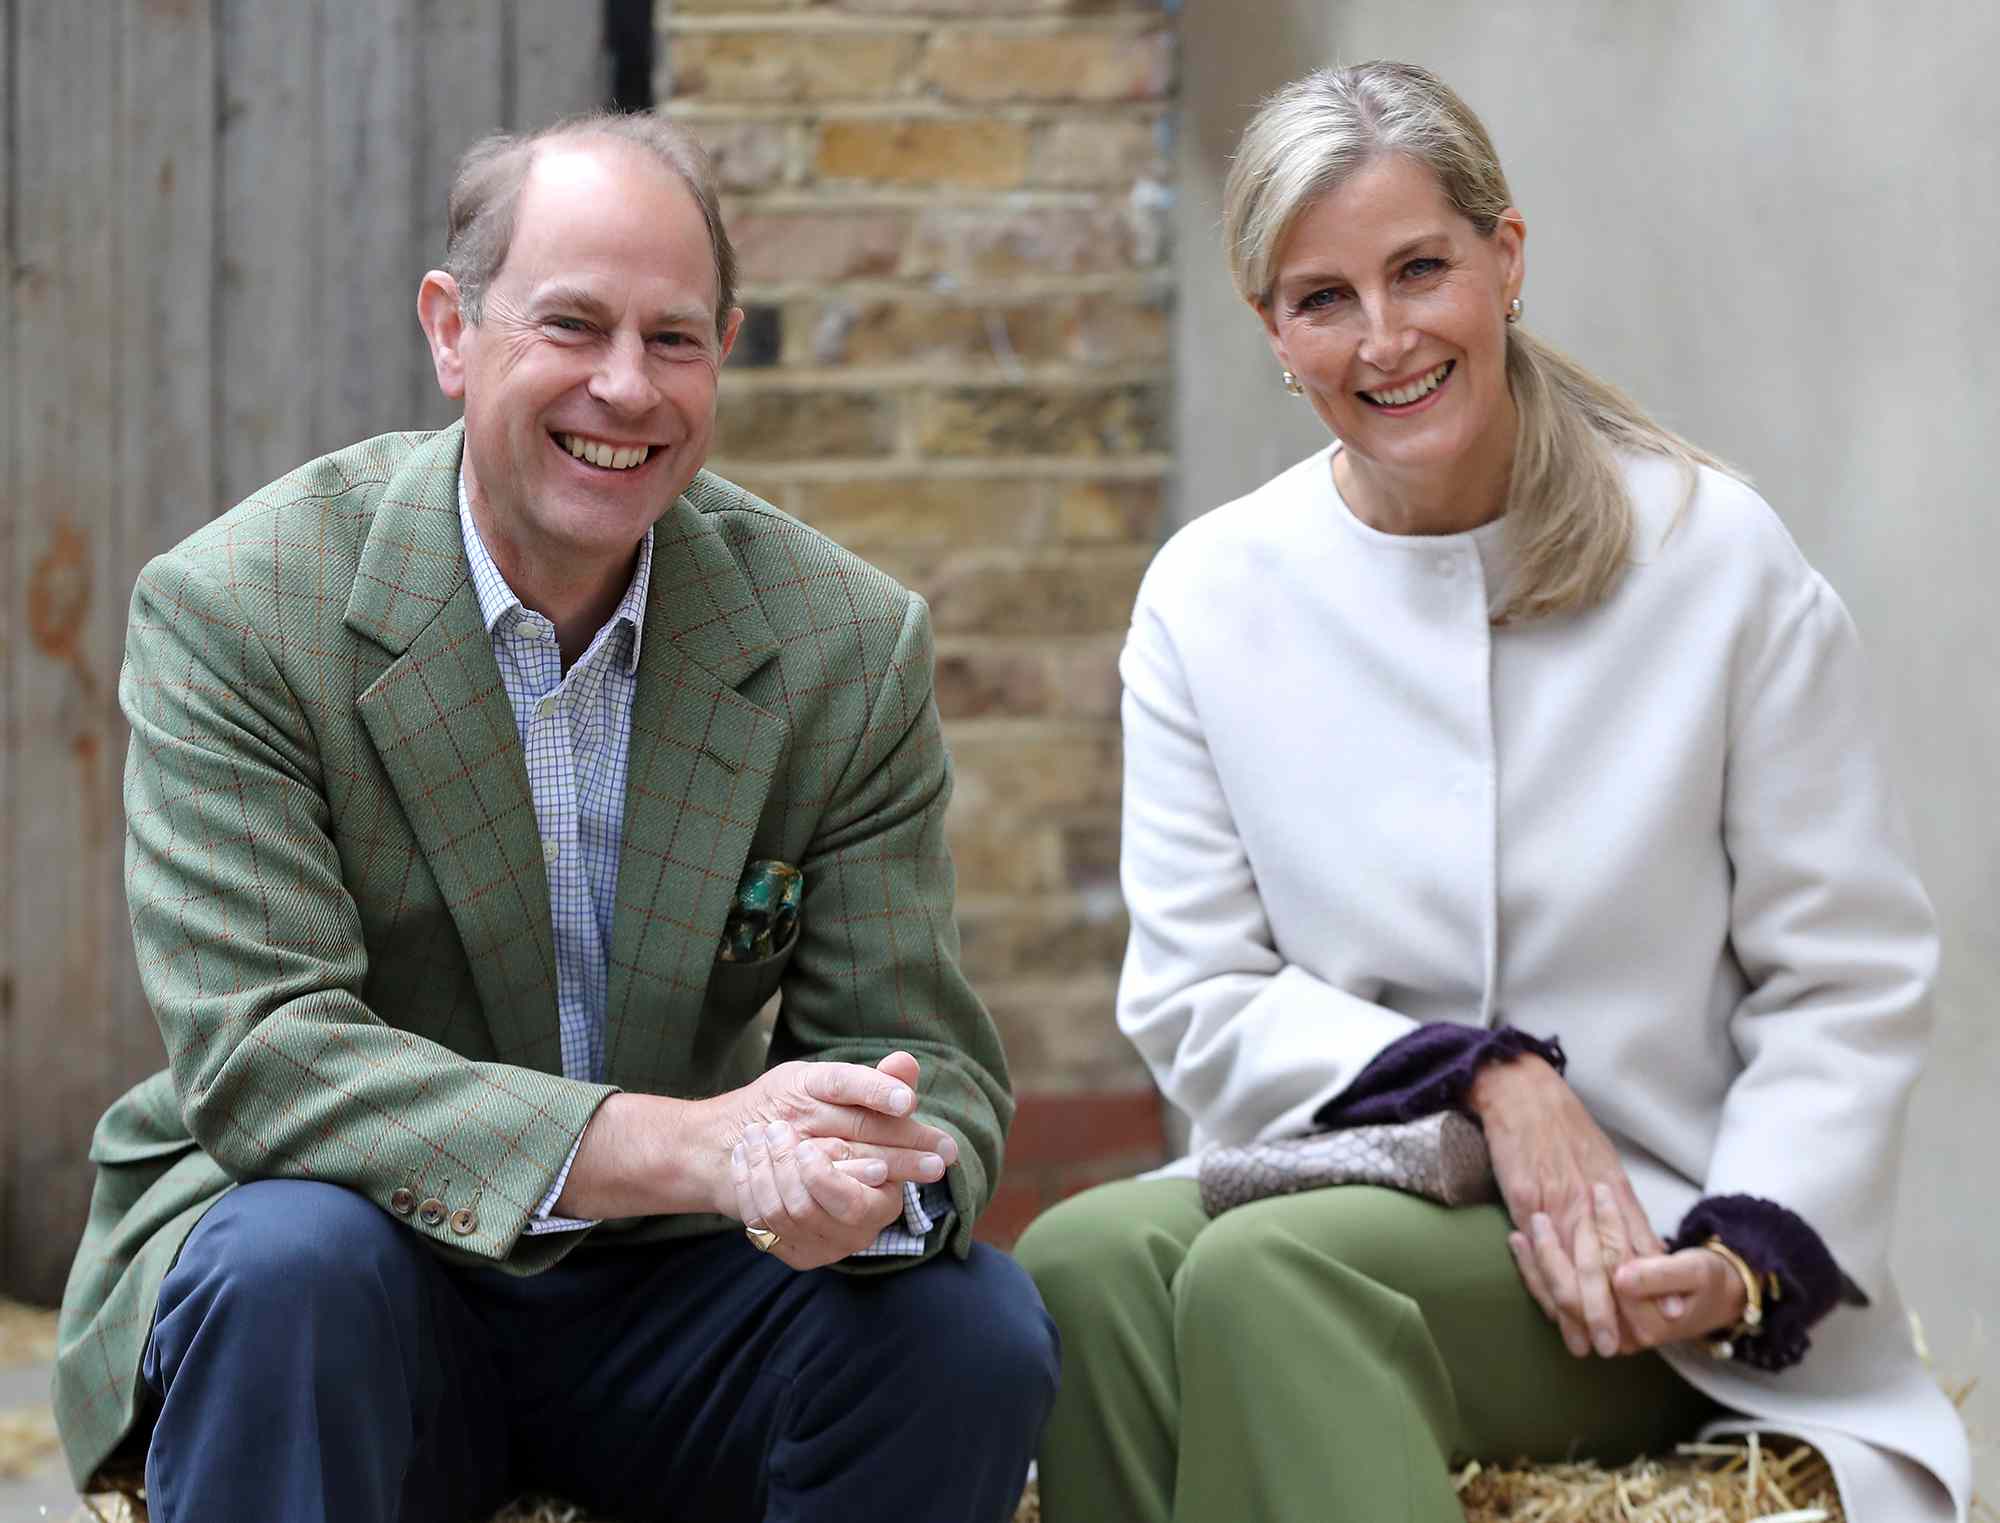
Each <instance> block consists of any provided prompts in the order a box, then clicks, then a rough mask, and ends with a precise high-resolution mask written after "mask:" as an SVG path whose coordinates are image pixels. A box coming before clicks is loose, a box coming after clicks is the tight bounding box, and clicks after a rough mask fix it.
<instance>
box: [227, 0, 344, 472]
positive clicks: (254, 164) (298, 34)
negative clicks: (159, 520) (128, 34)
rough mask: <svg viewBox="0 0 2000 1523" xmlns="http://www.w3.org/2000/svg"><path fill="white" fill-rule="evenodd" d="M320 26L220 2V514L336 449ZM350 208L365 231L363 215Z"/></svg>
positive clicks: (300, 7) (265, 2)
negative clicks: (325, 300) (322, 285)
mask: <svg viewBox="0 0 2000 1523" xmlns="http://www.w3.org/2000/svg"><path fill="white" fill-rule="evenodd" d="M320 20H321V15H320V6H319V5H318V3H317V0H222V7H221V22H222V27H221V42H222V66H221V78H222V93H223V109H222V130H221V134H220V137H219V140H218V143H217V155H218V164H217V175H218V181H217V183H218V187H219V192H220V206H219V208H218V218H217V223H216V227H217V238H218V243H217V246H216V248H215V250H214V257H215V259H216V261H217V269H218V274H219V279H220V289H219V292H218V302H219V304H220V307H221V318H222V320H221V322H220V324H219V349H220V352H219V354H218V356H217V359H218V363H219V365H220V370H219V373H218V375H217V390H218V395H219V397H220V401H221V409H220V410H221V422H220V426H219V430H218V433H219V437H218V439H217V445H218V447H219V449H220V451H221V466H222V477H221V481H220V483H219V485H220V487H221V493H220V496H219V498H218V501H217V506H218V507H219V506H222V505H223V504H226V503H228V502H230V501H234V500H235V499H237V498H240V497H242V496H244V495H246V494H248V493H250V492H253V491H255V490H256V489H257V488H258V487H259V486H260V485H262V484H263V483H264V482H266V481H269V480H270V479H271V478H272V477H274V476H277V475H279V474H280V473H282V472H284V471H286V470H289V469H290V468H291V467H292V466H294V465H297V464H298V463H299V462H300V461H302V460H307V459H310V458H311V457H312V456H313V455H314V454H316V453H320V452H323V451H325V450H327V449H330V448H332V447H334V443H335V441H333V440H331V439H329V437H328V435H327V430H326V428H325V426H324V424H323V421H322V412H323V409H322V406H321V397H322V395H323V394H324V393H325V391H326V390H327V389H328V386H327V377H328V372H329V369H330V364H329V355H328V353H327V350H328V347H329V346H328V344H327V342H326V334H325V333H324V331H323V330H322V328H321V326H320V312H319V304H318V302H317V301H316V300H315V299H314V296H313V288H314V285H315V283H316V282H317V281H318V280H319V277H320V272H321V269H322V264H321V259H322V255H323V253H324V251H323V250H322V248H321V246H320V227H319V216H318V209H319V206H320V204H321V203H322V202H323V201H324V200H325V199H326V197H327V194H328V192H327V188H326V187H325V186H323V185H321V184H319V183H317V176H318V169H319V165H318V163H317V162H315V161H314V160H312V159H311V158H309V157H308V155H309V154H311V153H312V151H313V150H314V149H315V148H316V147H317V145H318V141H319V71H318V69H317V67H316V60H317V59H318V56H319V54H320V52H321V51H322V50H323V48H324V39H323V38H322V36H321V35H320ZM342 210H343V211H344V212H345V213H346V215H347V216H348V217H349V218H350V219H351V232H352V234H353V236H354V237H356V238H359V237H362V236H365V229H366V227H367V225H368V223H367V215H366V213H365V212H364V211H363V209H362V208H360V207H354V206H349V207H344V208H342Z"/></svg>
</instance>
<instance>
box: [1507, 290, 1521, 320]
mask: <svg viewBox="0 0 2000 1523" xmlns="http://www.w3.org/2000/svg"><path fill="white" fill-rule="evenodd" d="M1520 320H1521V298H1520V297H1518V296H1517V297H1515V298H1514V299H1513V300H1512V301H1510V302H1508V303H1507V321H1508V322H1510V323H1518V322H1519V321H1520Z"/></svg>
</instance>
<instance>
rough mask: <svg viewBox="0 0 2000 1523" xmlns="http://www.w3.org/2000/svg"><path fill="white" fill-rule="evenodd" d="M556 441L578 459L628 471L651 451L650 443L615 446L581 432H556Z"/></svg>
mask: <svg viewBox="0 0 2000 1523" xmlns="http://www.w3.org/2000/svg"><path fill="white" fill-rule="evenodd" d="M556 443H558V444H560V445H561V446H562V447H563V448H564V449H566V450H568V451H569V452H570V453H571V454H572V455H574V456H576V458H577V459H579V460H588V461H589V462H590V463H591V464H592V465H601V466H603V467H605V468H606V469H607V470H613V471H629V470H631V469H632V467H633V466H635V465H644V464H645V463H646V457H647V456H648V455H650V454H651V453H652V452H653V447H652V446H651V445H650V444H632V445H626V446H623V447H616V446H613V445H609V444H601V443H599V442H598V441H597V440H595V439H586V438H584V437H583V435H581V434H557V435H556Z"/></svg>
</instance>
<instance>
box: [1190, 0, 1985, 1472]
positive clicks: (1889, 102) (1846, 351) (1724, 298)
mask: <svg viewBox="0 0 2000 1523" xmlns="http://www.w3.org/2000/svg"><path fill="white" fill-rule="evenodd" d="M1253 17H1254V18H1255V20H1254V21H1253V20H1252V19H1251V18H1253ZM1184 24H1185V34H1184V49H1183V58H1184V67H1185V71H1186V78H1185V102H1186V114H1185V119H1184V136H1183V139H1182V144H1181V195H1182V198H1183V199H1182V202H1181V205H1180V208H1179V212H1178V219H1179V225H1178V234H1179V247H1180V258H1181V261H1182V271H1183V279H1182V286H1181V290H1182V305H1181V308H1180V318H1179V321H1180V332H1179V335H1178V337H1179V343H1178V345H1177V353H1178V355H1179V356H1180V358H1179V362H1178V376H1177V379H1178V382H1179V399H1178V404H1177V406H1178V427H1179V447H1180V480H1181V484H1182V500H1181V516H1182V517H1183V518H1185V517H1189V516H1192V515H1193V514H1195V513H1198V512H1200V511H1202V510H1204V509H1206V508H1208V507H1212V506H1214V505H1215V504H1217V503H1219V502H1223V501H1226V500H1227V499H1228V498H1230V497H1232V496H1235V495H1237V494H1238V493H1240V492H1242V491H1244V490H1245V489H1247V488H1248V487H1250V486H1253V485H1255V484H1256V483H1257V482H1259V481H1261V480H1263V479H1264V478H1265V477H1266V476H1269V475H1270V474H1272V472H1274V471H1275V470H1276V469H1278V468H1279V467H1280V466H1282V465H1285V464H1289V463H1290V462H1291V461H1293V460H1296V459H1297V458H1299V457H1300V456H1301V455H1303V454H1305V453H1306V452H1307V451H1309V450H1311V449H1313V448H1315V447H1317V446H1318V445H1321V444H1323V443H1324V442H1325V434H1324V433H1323V431H1322V430H1321V428H1320V425H1319V423H1318V422H1317V420H1316V419H1314V418H1313V417H1312V415H1311V414H1310V413H1309V412H1307V411H1306V410H1305V408H1304V407H1303V405H1302V404H1300V403H1297V402H1294V401H1292V400H1291V399H1290V398H1288V397H1286V396H1285V394H1284V393H1283V392H1282V391H1280V390H1279V387H1278V380H1277V373H1276V367H1275V365H1274V364H1273V362H1272V360H1271V357H1270V352H1269V350H1268V349H1267V348H1266V347H1265V345H1264V342H1263V339H1262V336H1261V334H1260V333H1259V331H1258V329H1257V327H1256V324H1255V322H1254V320H1253V319H1252V318H1251V316H1250V315H1249V313H1248V312H1247V310H1246V309H1244V308H1243V307H1242V306H1241V305H1240V304H1239V303H1238V302H1237V301H1236V299H1235V297H1234V294H1233V293H1232V292H1231V290H1230V286H1229V281H1228V276H1227V273H1226V271H1225V269H1224V266H1223V262H1222V258H1221V254H1220V252H1219V244H1218V238H1217V233H1216V228H1217V223H1218V219H1219V216H1220V200H1221V196H1220V191H1221V182H1222V177H1223V174H1224V172H1225V170H1226V161H1227V155H1228V153H1229V152H1230V149H1231V146H1232V144H1233V143H1234V140H1235V137H1236V134H1237V133H1238V131H1239V130H1240V129H1241V127H1242V125H1243V122H1244V121H1245V120H1246V119H1247V116H1248V114H1249V110H1250V108H1251V106H1252V105H1253V104H1254V102H1255V100H1256V99H1257V97H1258V96H1259V95H1260V94H1262V93H1263V92H1265V91H1267V90H1269V89H1271V88H1273V87H1274V86H1276V85H1277V84H1279V83H1281V82H1282V81H1284V80H1285V79H1288V78H1290V77H1292V76H1293V75H1295V74H1298V73H1302V72H1303V71H1304V70H1306V69H1307V68H1310V67H1312V66H1314V65H1317V64H1319V63H1323V62H1344V63H1351V62H1357V61H1360V60H1362V59H1366V58H1374V57H1395V58H1405V59H1410V60H1412V61H1415V62H1418V63H1422V64H1425V65H1426V66H1428V67H1430V68H1433V69H1435V70H1437V71H1438V73H1440V74H1441V75H1443V76H1444V77H1445V78H1446V79H1447V80H1449V81H1450V82H1451V83H1452V84H1453V85H1454V87H1455V88H1457V89H1458V90H1459V92H1460V93H1461V94H1462V95H1464V96H1465V97H1466V99H1467V100H1469V101H1470V102H1471V103H1472V105H1473V107H1474V109H1475V110H1477V111H1478V112H1479V113H1480V114H1481V116H1482V117H1484V119H1485V121H1486V124H1487V126H1488V127H1489V128H1490V129H1491V131H1492V133H1493V136H1494V138H1495V140H1496V141H1497V142H1498V144H1499V147H1500V152H1501V155H1502V157H1503V159H1504V160H1505V162H1506V164H1507V166H1508V174H1509V178H1510V180H1511V182H1512V184H1513V187H1514V192H1515V197H1516V199H1517V201H1518V202H1519V204H1520V207H1521V209H1522V211H1523V213H1524V215H1525V217H1526V219H1527V226H1528V243H1527V254H1528V277H1527V286H1526V290H1525V293H1524V299H1525V302H1526V306H1527V320H1528V322H1529V323H1530V325H1532V326H1533V327H1535V328H1536V329H1537V330H1538V331H1539V332H1541V333H1542V334H1544V335H1545V336H1547V337H1550V338H1552V339H1553V340H1555V341H1556V342H1557V343H1559V344H1561V345H1562V346H1564V347H1565V348H1567V349H1569V350H1570V351H1571V352H1572V353H1574V354H1575V355H1576V356H1577V357H1578V358H1580V359H1582V360H1583V361H1584V362H1585V363H1586V364H1588V365H1590V366H1591V367H1592V368H1594V369H1596V370H1598V371H1599V372H1601V373H1602V374H1605V375H1607V376H1609V377H1611V378H1613V379H1614V380H1616V381H1618V382H1620V383H1621V384H1623V385H1625V386H1626V387H1627V388H1629V389H1630V390H1631V391H1633V392H1634V393H1635V394H1636V395H1637V396H1638V397H1639V398H1640V399H1641V400H1642V401H1643V402H1644V403H1646V404H1647V405H1648V406H1649V407H1650V408H1652V409H1653V410H1654V411H1656V412H1657V413H1659V414H1660V415H1662V416H1663V417H1664V418H1665V419H1666V420H1667V421H1668V422H1670V423H1671V424H1673V425H1674V426H1675V427H1677V428H1679V429H1680V430H1682V431H1683V432H1685V433H1687V434H1688V435H1690V436H1691V437H1693V438H1694V439H1696V440H1699V441H1700V442H1701V443H1703V444H1704V445H1706V446H1707V447H1709V448H1710V449H1712V450H1714V451H1716V452H1717V453H1719V454H1721V455H1722V456H1723V457H1724V458H1726V459H1729V460H1732V461H1734V462H1736V463H1737V464H1738V465H1739V466H1741V467H1742V468H1743V469H1745V470H1746V471H1747V472H1748V473H1749V474H1750V475H1751V477H1752V478H1753V479H1754V480H1755V481H1756V482H1757V484H1758V486H1759V487H1760V488H1761V489H1762V491H1763V492H1764V494H1765V496H1767V497H1768V498H1769V499H1770V500H1771V502H1772V503H1773V504H1774V505H1775V506H1776V507H1777V509H1778V511H1779V512H1780V513H1781V514H1782V515H1783V516H1784V518H1785V520H1786V522H1787V523H1788V524H1789V525H1790V526H1791V530H1792V532H1793V534H1794V535H1795V536H1796V537H1797V538H1798V540H1799V541H1800V543H1801V545H1802V546H1803V547H1804V549H1805V552H1806V554H1807V555H1808V557H1809V558H1811V559H1812V560H1813V561H1814V563H1815V564H1817V565H1818V566H1819V567H1820V569H1821V570H1822V571H1824V572H1825V573H1826V575H1827V577H1828V578H1829V579H1830V580H1831V581H1832V582H1833V584H1834V586H1835V587H1836V588H1838V589H1839V590H1840V592H1841V594H1842V595H1843V597H1844V598H1845V599H1846V601H1847V603H1848V606H1849V607H1850V608H1851V609H1852V610H1853V612H1854V616H1855V618H1856V620H1857V621H1858V622H1859V624H1860V626H1861V630H1862V634H1863V637H1864V639H1865V641H1866V642H1867V645H1868V648H1869V652H1870V660H1871V662H1872V666H1873V671H1874V675H1875V678H1876V692H1877V699H1878V706H1879V709H1880V712H1881V715H1882V722H1883V727H1884V730H1885V733H1886V735H1887V738H1888V746H1889V751H1890V755H1891V760H1892V764H1893V766H1894V768H1895V771H1896V773H1897V777H1898V781H1899V784H1900V786H1901V789H1902V793H1903V798H1904V803H1905V806H1906V808H1907V810H1908V813H1909V815H1910V819H1911V825H1912V828H1913V830H1914V832H1915V835H1916V838H1917V848H1918V853H1919V856H1920V859H1921V861H1922V864H1923V868H1924V873H1925V879H1926V882H1927V884H1928V886H1929V888H1930V890H1931V893H1932V896H1933V897H1934V898H1935V899H1936V901H1937V904H1938V907H1939V910H1940V912H1941V914H1942V916H1943V920H1944V925H1945V935H1946V945H1945V959H1946V960H1945V973H1944V979H1943V987H1942V992H1941V999H1940V1004H1939V1023H1938V1035H1937V1041H1936V1046H1935V1049H1934V1055H1933V1060H1932V1066H1931V1071H1930V1074H1929V1076H1928V1077H1927V1078H1926V1080H1925V1081H1924V1083H1923V1085H1922V1087H1921V1088H1920V1090H1919V1091H1918V1095H1917V1101H1916V1114H1915V1118H1914V1122H1913V1128H1912V1140H1911V1148H1910V1157H1909V1164H1908V1168H1907V1170H1906V1173H1905V1185H1904V1194H1903V1212H1902V1232H1901V1251H1900V1255H1899V1267H1900V1274H1901V1278H1902V1280H1903V1285H1904V1290H1905V1293H1906V1294H1907V1296H1908V1298H1909V1300H1910V1303H1911V1305H1912V1306H1913V1307H1914V1308H1916V1309H1917V1311H1918V1312H1919V1314H1920V1315H1921V1317H1922V1319H1923V1322H1924V1326H1925V1330H1926V1332H1927V1334H1928V1337H1929V1342H1930V1346H1931V1348H1932V1351H1933V1352H1934V1354H1935V1355H1936V1358H1937V1362H1938V1365H1939V1367H1940V1370H1941V1372H1942V1373H1944V1374H1945V1375H1947V1376H1949V1377H1951V1378H1952V1380H1953V1382H1954V1383H1956V1382H1959V1381H1964V1380H1968V1379H1970V1378H1972V1377H1973V1376H1975V1375H1978V1374H1981V1373H1984V1374H1985V1376H1986V1377H1987V1378H1986V1379H1985V1381H1984V1382H1983V1386H1982V1389H1981V1390H1980V1391H1979V1392H1977V1393H1975V1394H1974V1396H1973V1398H1972V1400H1971V1402H1970V1404H1969V1406H1968V1412H1969V1415H1970V1417H1971V1420H1972V1424H1973V1428H1974V1437H1975V1441H1978V1440H1981V1439H1983V1438H1987V1437H1989V1436H1990V1437H2000V1357H1996V1355H1995V1353H1994V1350H1993V1347H1992V1344H1991V1342H1990V1339H1991V1336H1992V1331H1993V1326H1994V1323H1995V1322H1996V1321H2000V1317H1996V1312H2000V1295H1996V1287H2000V1187H1996V1183H1995V1179H1996V1172H1995V1169H1994V1158H1995V1155H1996V1152H2000V1121H1996V1113H2000V1033H1997V1032H1996V1030H1995V1026H1994V1022H1993V1021H1992V1019H1991V1015H1990V1011H1991V1007H1992V1003H1993V1000H1994V998H1995V995H1996V993H2000V930H1996V911H1995V907H1994V906H1995V899H1996V896H1997V895H2000V810H1996V808H1995V803H1994V784H1995V781H1996V777H2000V659H1996V656H2000V637H1996V634H1995V628H1996V626H1995V621H1994V617H1993V613H1992V610H1993V607H1994V605H1995V602H1996V599H1995V595H1994V592H1993V589H1992V587H1991V586H1990V585H1989V583H1990V582H1991V581H1992V577H1993V571H1994V568H1995V567H1996V566H2000V489H1996V486H1995V477H1994V473H1993V471H1992V468H1991V463H1990V457H1989V456H1988V455H1987V454H1985V453H1983V452H1982V451H1981V450H1980V449H1979V448H1978V444H1979V443H1980V442H1982V441H1985V440H1989V439H1991V438H1993V437H1994V435H1995V434H1996V432H2000V430H1996V428H1995V424H1996V421H2000V367H1996V364H1995V361H1994V350H1995V347H1996V345H2000V276H1996V274H1995V261H1996V256H2000V192H1996V187H2000V104H1996V96H1995V91H1994V80H1993V66H1994V60H1995V59H1996V58H2000V8H1996V7H1994V6H1992V5H1990V4H1986V3H1983V0H1981V3H1971V0H1967V3H1962V4H1953V3H1943V0H1923V3H1916V4H1899V5H1884V4H1880V3H1864V0H1734V3H1721V0H1653V3H1649V4H1645V5H1639V4H1612V3H1608V0H1605V3H1568V4H1562V3H1541V4H1523V3H1497V0H1432V3H1430V4H1427V5H1411V4H1408V3H1405V0H1349V3H1340V4H1336V3H1333V0H1317V3H1312V0H1258V3H1255V4H1228V3H1223V0H1190V4H1189V5H1188V8H1187V11H1186V13H1185V16H1184ZM1808 1145H1809V1144H1808ZM1980 1467H1981V1469H1980V1475H1981V1489H1982V1491H1983V1492H1984V1493H1985V1494H1986V1495H1987V1496H1989V1497H1992V1496H1995V1495H1996V1494H2000V1464H1996V1457H1995V1454H1994V1452H1993V1451H1992V1450H1991V1448H1990V1447H1989V1448H1987V1449H1986V1450H1985V1452H1983V1453H1982V1454H1981V1456H1980Z"/></svg>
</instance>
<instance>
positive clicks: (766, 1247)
mask: <svg viewBox="0 0 2000 1523" xmlns="http://www.w3.org/2000/svg"><path fill="white" fill-rule="evenodd" d="M743 1235H744V1236H745V1237H747V1238H749V1239H750V1246H751V1247H753V1248H755V1249H756V1250H757V1251H758V1252H759V1253H769V1252H770V1251H771V1250H772V1249H773V1248H775V1247H777V1246H778V1234H777V1233H775V1232H773V1231H771V1230H770V1229H769V1228H768V1227H745V1228H744V1229H743Z"/></svg>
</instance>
